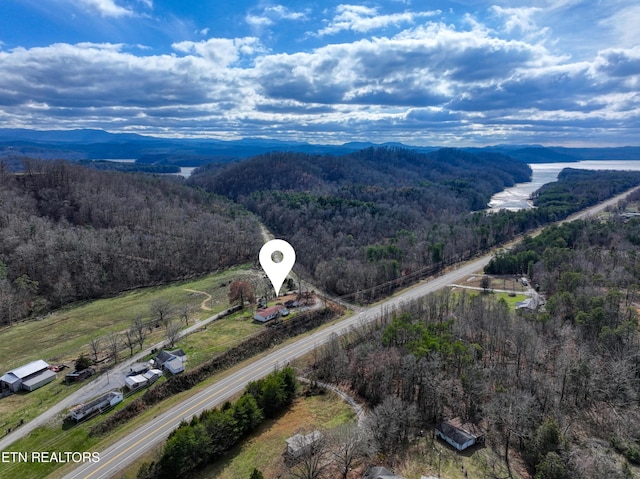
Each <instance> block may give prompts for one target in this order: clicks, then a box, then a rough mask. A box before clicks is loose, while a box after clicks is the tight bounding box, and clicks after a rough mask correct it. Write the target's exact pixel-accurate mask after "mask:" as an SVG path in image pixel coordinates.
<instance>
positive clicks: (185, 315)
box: [178, 304, 194, 326]
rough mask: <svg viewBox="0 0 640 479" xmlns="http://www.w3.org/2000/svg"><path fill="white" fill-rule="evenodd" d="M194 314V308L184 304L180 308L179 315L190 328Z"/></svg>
mask: <svg viewBox="0 0 640 479" xmlns="http://www.w3.org/2000/svg"><path fill="white" fill-rule="evenodd" d="M193 313H194V308H193V306H191V305H189V304H183V305H182V306H180V307H179V308H178V314H179V315H180V317H181V318H182V319H184V325H185V326H189V320H190V319H191V315H192V314H193Z"/></svg>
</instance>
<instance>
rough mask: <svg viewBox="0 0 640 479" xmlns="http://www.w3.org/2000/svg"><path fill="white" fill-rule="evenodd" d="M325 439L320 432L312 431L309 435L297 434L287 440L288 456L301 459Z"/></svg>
mask: <svg viewBox="0 0 640 479" xmlns="http://www.w3.org/2000/svg"><path fill="white" fill-rule="evenodd" d="M322 438H323V436H322V433H321V432H320V431H312V432H310V433H309V434H304V435H303V434H296V435H295V436H291V437H290V438H289V439H287V440H286V442H287V454H289V456H291V457H293V458H297V457H300V456H301V455H302V454H304V453H305V452H307V451H309V450H310V449H312V448H313V447H314V446H315V445H316V444H317V443H318V442H319V441H321V440H322Z"/></svg>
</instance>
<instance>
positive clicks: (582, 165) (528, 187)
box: [489, 160, 640, 211]
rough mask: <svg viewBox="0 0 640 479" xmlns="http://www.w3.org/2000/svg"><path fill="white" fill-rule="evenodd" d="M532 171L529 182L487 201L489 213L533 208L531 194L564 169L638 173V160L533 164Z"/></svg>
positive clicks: (556, 177)
mask: <svg viewBox="0 0 640 479" xmlns="http://www.w3.org/2000/svg"><path fill="white" fill-rule="evenodd" d="M529 166H530V167H531V170H532V175H531V181H528V182H527V183H516V184H515V185H514V186H512V187H511V188H507V189H506V190H504V191H501V192H500V193H496V194H495V195H493V196H492V197H491V201H489V211H498V210H501V209H506V210H511V211H515V210H521V209H526V208H533V205H532V204H531V202H530V201H529V197H530V196H531V193H533V192H534V191H536V190H537V189H538V188H540V187H541V186H542V185H544V184H545V183H551V182H552V181H556V180H557V179H558V174H559V173H560V172H561V171H562V170H563V169H564V168H576V169H580V170H629V171H640V160H625V161H622V160H620V161H618V160H616V161H602V160H588V161H578V162H575V163H535V164H530V165H529Z"/></svg>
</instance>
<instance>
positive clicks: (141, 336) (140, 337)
mask: <svg viewBox="0 0 640 479" xmlns="http://www.w3.org/2000/svg"><path fill="white" fill-rule="evenodd" d="M131 330H132V331H133V333H134V335H135V338H136V342H137V343H138V346H140V350H142V345H143V344H144V340H145V339H146V338H147V327H146V326H145V324H144V322H143V321H142V318H140V317H137V318H135V319H134V320H133V324H132V325H131Z"/></svg>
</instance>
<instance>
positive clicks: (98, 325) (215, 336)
mask: <svg viewBox="0 0 640 479" xmlns="http://www.w3.org/2000/svg"><path fill="white" fill-rule="evenodd" d="M251 274H253V273H252V272H251V271H250V270H248V268H247V267H240V268H234V269H231V270H227V271H224V272H221V273H216V274H213V275H210V276H207V277H205V278H201V279H197V280H193V281H188V282H181V283H176V284H172V285H168V286H161V287H153V288H145V289H141V290H136V291H132V292H129V293H125V294H122V295H119V296H117V297H114V298H108V299H102V300H97V301H93V302H89V303H86V304H82V305H76V306H74V307H69V308H65V309H62V310H59V311H56V312H54V313H52V314H50V315H48V316H46V317H45V318H43V319H40V320H37V321H29V322H22V323H19V324H16V325H14V326H12V327H7V328H3V329H2V330H0V374H2V373H3V372H4V371H7V370H9V369H11V368H14V367H16V366H20V365H22V364H25V363H27V362H29V361H33V360H35V359H44V360H45V361H47V362H49V363H50V364H61V363H65V364H68V365H69V366H70V369H67V370H64V371H62V372H61V373H60V374H59V375H58V378H57V379H56V380H55V381H54V382H52V383H50V384H48V385H46V386H44V387H42V388H40V389H38V390H36V391H34V392H31V393H26V392H25V393H22V392H21V393H18V394H14V395H12V396H8V397H6V398H2V399H0V435H2V434H4V433H5V432H6V429H8V428H9V427H15V426H16V425H17V424H18V423H19V422H20V421H21V420H24V421H29V420H30V419H33V418H34V417H36V416H38V415H39V414H40V413H42V412H43V411H45V410H46V409H47V408H49V407H50V406H52V405H53V404H55V403H57V402H58V401H60V400H61V399H62V398H64V397H66V396H67V395H69V394H70V393H72V392H73V391H75V390H76V389H78V388H79V387H81V386H82V385H83V384H84V382H83V383H80V384H76V385H70V386H67V385H65V384H64V374H65V372H67V371H69V370H71V369H73V362H74V361H75V360H76V359H77V358H78V356H79V355H80V354H82V353H84V354H86V355H87V356H92V355H91V352H90V349H89V346H88V343H89V341H90V340H91V339H93V338H96V337H98V338H102V337H105V336H107V335H108V334H109V333H112V332H119V331H123V330H126V329H128V328H129V327H130V326H131V323H132V321H133V319H134V318H135V317H138V316H139V317H141V318H142V319H143V320H149V319H151V312H150V309H149V306H150V304H151V303H152V302H153V301H154V300H157V299H160V298H162V299H163V300H168V301H170V302H171V303H172V304H173V305H174V306H175V307H176V309H179V308H180V307H181V306H185V305H186V306H189V307H191V308H192V310H193V313H192V314H191V318H190V324H193V322H194V321H197V320H200V319H203V318H206V317H209V316H210V315H212V314H215V313H216V312H219V311H222V310H224V309H226V308H227V307H228V299H227V295H228V284H229V283H230V282H231V281H233V280H234V279H236V278H238V277H246V276H247V275H251ZM194 291H197V292H194ZM203 306H204V307H206V308H207V309H206V310H205V309H203ZM239 316H240V317H242V316H243V313H239ZM260 328H261V326H260V325H255V324H253V323H252V322H251V320H249V319H247V320H244V319H236V316H235V315H234V316H232V317H230V318H225V319H224V320H222V321H218V322H216V323H214V324H210V325H209V326H208V327H207V329H205V330H203V331H202V332H200V333H198V334H195V335H191V336H189V337H187V338H185V339H184V340H183V343H181V344H180V346H184V347H185V349H186V350H187V353H188V354H189V353H193V357H190V358H189V361H190V362H191V365H190V366H191V367H193V366H195V365H197V364H199V363H201V362H203V361H204V360H206V359H208V357H210V356H211V355H213V354H215V353H216V352H220V351H223V350H225V349H228V348H230V347H231V346H233V345H234V344H236V343H237V342H239V341H240V340H242V338H243V337H246V336H248V335H249V334H251V333H252V332H254V331H256V330H258V329H260ZM163 339H164V329H163V328H157V329H155V330H154V331H153V332H152V333H151V334H150V335H149V336H148V337H147V339H146V340H145V344H154V343H156V342H159V341H161V340H163ZM137 349H138V348H136V350H137ZM196 350H197V351H198V352H197V353H196ZM128 356H129V350H128V349H127V350H122V351H121V353H120V357H121V358H125V357H128ZM187 367H189V366H187Z"/></svg>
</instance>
